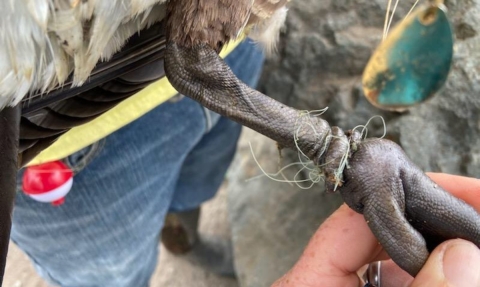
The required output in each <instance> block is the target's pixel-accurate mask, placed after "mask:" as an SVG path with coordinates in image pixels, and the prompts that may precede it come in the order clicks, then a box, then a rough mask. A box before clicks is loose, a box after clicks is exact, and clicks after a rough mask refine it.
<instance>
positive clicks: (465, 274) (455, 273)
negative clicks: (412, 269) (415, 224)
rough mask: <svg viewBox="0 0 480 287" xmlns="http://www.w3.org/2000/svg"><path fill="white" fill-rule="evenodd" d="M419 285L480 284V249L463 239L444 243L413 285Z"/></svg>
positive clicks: (435, 251)
mask: <svg viewBox="0 0 480 287" xmlns="http://www.w3.org/2000/svg"><path fill="white" fill-rule="evenodd" d="M419 286H432V287H433V286H435V287H436V286H452V287H453V286H458V287H460V286H480V250H479V249H478V248H477V247H476V246H475V245H474V244H472V243H470V242H468V241H465V240H461V239H456V240H449V241H447V242H444V243H442V244H441V245H439V246H438V247H437V248H436V249H435V250H434V251H433V252H432V254H430V257H429V258H428V260H427V262H426V263H425V266H424V267H423V268H422V270H420V272H419V273H418V275H417V277H416V278H415V280H414V281H413V283H412V285H411V287H419Z"/></svg>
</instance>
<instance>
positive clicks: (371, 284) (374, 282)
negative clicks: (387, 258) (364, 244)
mask: <svg viewBox="0 0 480 287" xmlns="http://www.w3.org/2000/svg"><path fill="white" fill-rule="evenodd" d="M381 265H382V262H381V261H376V262H373V263H370V264H368V268H367V271H365V273H364V274H363V278H362V279H363V280H364V282H365V285H364V287H381V286H380V282H381V281H380V279H381V278H380V270H381Z"/></svg>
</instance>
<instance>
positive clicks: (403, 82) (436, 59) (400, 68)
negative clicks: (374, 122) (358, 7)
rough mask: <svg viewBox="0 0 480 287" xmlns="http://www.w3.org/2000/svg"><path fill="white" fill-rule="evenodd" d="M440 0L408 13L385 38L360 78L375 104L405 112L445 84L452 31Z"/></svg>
mask: <svg viewBox="0 0 480 287" xmlns="http://www.w3.org/2000/svg"><path fill="white" fill-rule="evenodd" d="M446 11H447V8H446V7H445V5H444V4H443V1H435V2H431V3H430V4H428V5H427V6H424V7H421V8H419V9H417V10H416V11H414V12H413V13H411V14H410V15H409V16H407V17H406V18H405V19H404V20H403V21H402V22H400V23H399V24H398V25H397V26H396V27H395V28H394V29H393V30H392V32H391V33H390V34H389V35H388V36H387V37H386V38H385V39H384V41H383V42H382V43H381V44H380V45H379V46H378V48H377V49H376V51H375V52H374V53H373V55H372V57H371V58H370V61H369V62H368V64H367V66H366V68H365V70H364V74H363V79H362V84H363V91H364V94H365V96H366V98H367V99H368V100H369V101H370V103H372V104H373V105H374V106H376V107H378V108H381V109H385V110H390V111H400V112H401V111H405V110H406V109H407V108H409V107H412V106H414V105H416V104H419V103H422V102H425V101H426V100H428V99H429V98H431V97H432V96H433V95H435V94H436V93H437V92H438V91H439V89H440V88H441V87H442V86H443V85H444V83H445V81H446V79H447V76H448V73H449V71H450V66H451V63H452V56H453V32H452V27H451V25H450V22H449V20H448V17H447V12H446Z"/></svg>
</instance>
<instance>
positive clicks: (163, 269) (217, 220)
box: [3, 184, 238, 287]
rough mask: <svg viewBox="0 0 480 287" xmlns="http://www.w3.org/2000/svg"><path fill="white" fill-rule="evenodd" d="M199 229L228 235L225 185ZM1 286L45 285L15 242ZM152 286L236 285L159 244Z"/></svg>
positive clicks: (210, 206) (208, 204)
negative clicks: (179, 256) (159, 248)
mask: <svg viewBox="0 0 480 287" xmlns="http://www.w3.org/2000/svg"><path fill="white" fill-rule="evenodd" d="M202 212H203V213H202V217H201V219H200V220H201V221H200V232H204V233H209V234H217V235H223V236H228V235H229V234H230V231H229V226H228V216H227V197H226V189H225V184H224V186H223V188H222V189H221V190H220V192H219V194H218V195H217V196H216V197H215V198H214V199H213V200H211V201H210V202H208V203H206V204H205V206H204V208H203V210H202ZM7 260H8V261H7V267H6V272H5V273H6V275H5V278H4V284H3V286H4V287H47V286H51V285H48V284H47V283H45V282H44V281H43V280H42V279H41V278H40V277H39V276H38V275H37V274H36V273H35V270H34V269H33V267H32V265H31V263H30V261H29V260H28V258H27V256H26V255H25V254H24V253H23V252H22V251H20V250H19V249H18V248H17V247H16V246H15V245H13V244H11V245H10V251H9V255H8V259H7ZM150 285H151V287H163V286H169V287H170V286H173V287H187V286H188V287H191V286H196V287H207V286H209V287H213V286H215V287H237V286H238V284H237V283H236V280H234V279H228V278H221V277H219V276H216V275H215V274H211V273H209V272H206V271H204V270H203V269H202V268H201V267H199V266H194V265H192V264H190V263H189V262H187V261H185V260H183V259H180V258H177V257H175V256H173V255H171V254H169V253H168V252H166V250H165V249H164V248H163V247H162V248H161V251H160V257H159V263H158V266H157V269H156V270H155V274H154V275H153V277H152V280H151V282H150Z"/></svg>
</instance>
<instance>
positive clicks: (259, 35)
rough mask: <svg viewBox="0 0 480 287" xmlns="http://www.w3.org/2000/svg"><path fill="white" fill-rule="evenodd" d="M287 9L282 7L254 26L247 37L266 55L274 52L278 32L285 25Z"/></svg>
mask: <svg viewBox="0 0 480 287" xmlns="http://www.w3.org/2000/svg"><path fill="white" fill-rule="evenodd" d="M287 12H288V9H287V8H286V7H282V8H281V9H278V10H277V11H275V13H273V15H272V16H271V17H269V18H267V19H265V20H263V21H262V22H260V23H258V24H256V25H255V26H254V27H253V28H252V31H251V32H250V34H249V35H248V36H249V37H250V38H251V39H253V40H254V41H255V42H257V43H259V44H260V45H261V46H262V47H263V49H264V50H265V52H266V53H267V54H271V53H273V52H274V51H275V47H276V44H277V42H278V37H279V35H280V30H281V29H282V28H283V26H284V24H285V19H286V18H287Z"/></svg>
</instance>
